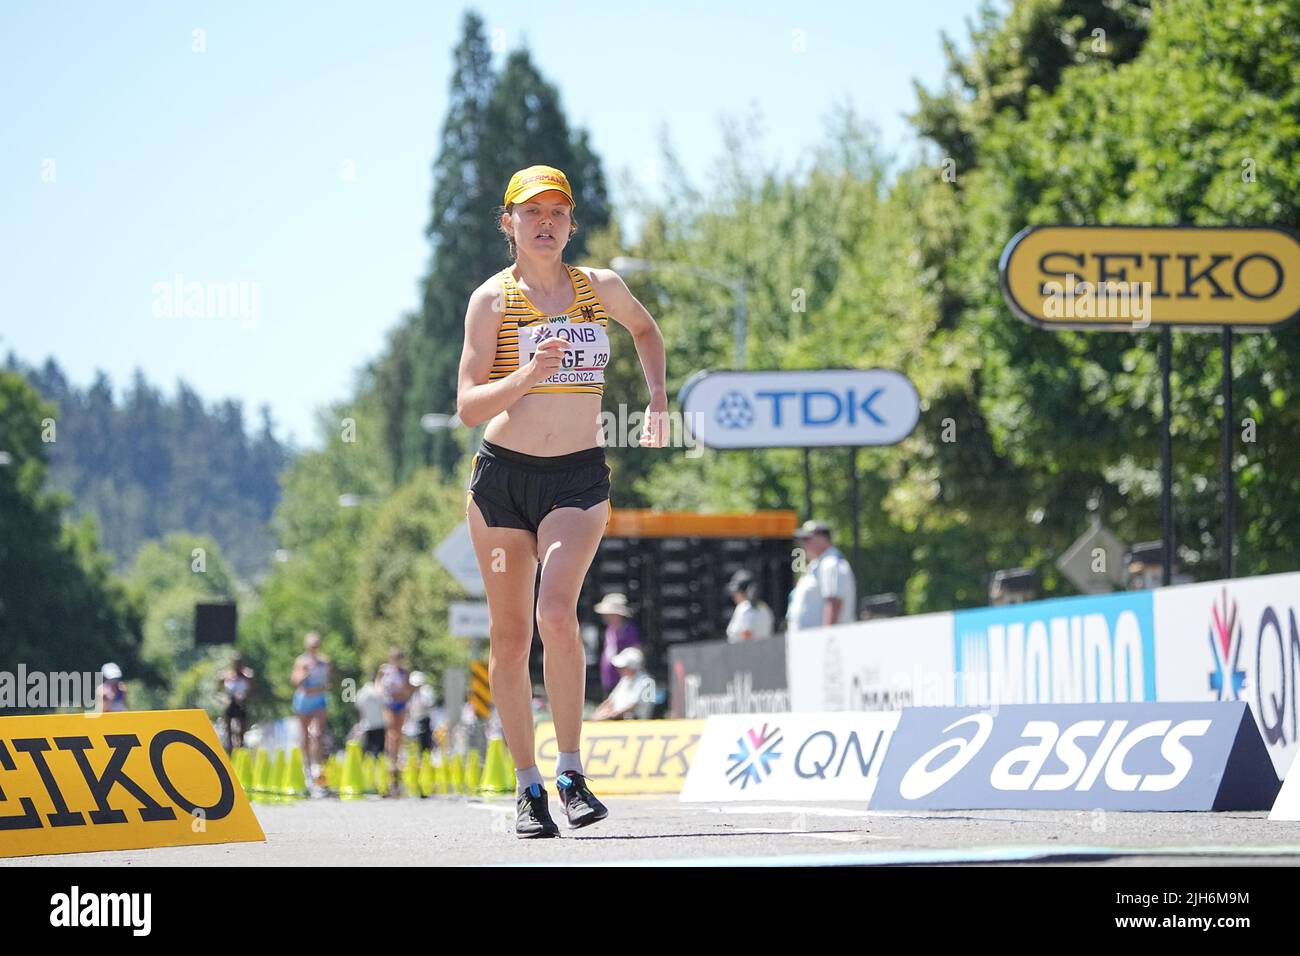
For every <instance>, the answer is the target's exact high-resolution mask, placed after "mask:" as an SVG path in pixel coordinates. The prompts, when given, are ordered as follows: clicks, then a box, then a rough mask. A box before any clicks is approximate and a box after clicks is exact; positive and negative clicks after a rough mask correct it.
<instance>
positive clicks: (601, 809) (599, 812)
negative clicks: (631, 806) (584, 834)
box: [555, 771, 609, 830]
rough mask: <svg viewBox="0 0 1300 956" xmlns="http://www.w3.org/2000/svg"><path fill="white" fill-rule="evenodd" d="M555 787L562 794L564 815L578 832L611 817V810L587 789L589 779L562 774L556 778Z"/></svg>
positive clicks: (576, 774) (561, 800)
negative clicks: (580, 828) (578, 829)
mask: <svg viewBox="0 0 1300 956" xmlns="http://www.w3.org/2000/svg"><path fill="white" fill-rule="evenodd" d="M555 785H556V789H557V790H558V791H559V794H560V802H561V803H562V804H564V814H565V816H567V817H568V818H569V827H570V828H572V829H575V830H576V829H577V828H578V827H585V826H590V825H591V824H593V823H599V822H600V821H601V820H603V819H605V818H606V817H607V816H609V808H608V807H607V806H605V805H604V804H603V803H601V802H600V801H599V800H597V799H596V796H595V794H593V793H592V792H591V791H590V790H589V789H587V778H586V777H584V776H583V775H582V774H580V773H573V772H571V771H568V772H565V773H562V774H560V775H559V776H558V777H556V778H555Z"/></svg>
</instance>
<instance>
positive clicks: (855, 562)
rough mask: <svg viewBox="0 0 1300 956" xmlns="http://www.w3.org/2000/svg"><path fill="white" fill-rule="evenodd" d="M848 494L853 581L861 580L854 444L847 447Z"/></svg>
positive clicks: (856, 453) (856, 463)
mask: <svg viewBox="0 0 1300 956" xmlns="http://www.w3.org/2000/svg"><path fill="white" fill-rule="evenodd" d="M849 496H850V498H851V499H852V500H851V501H850V502H849V513H850V514H851V515H852V516H853V552H852V554H853V557H852V558H851V559H850V562H851V565H852V567H853V578H854V580H855V581H859V582H860V581H861V580H862V576H861V572H860V571H859V566H860V565H859V557H860V555H859V552H860V550H861V548H860V547H859V534H858V448H857V446H856V445H854V446H853V447H852V448H850V449H849Z"/></svg>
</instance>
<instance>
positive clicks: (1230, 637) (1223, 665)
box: [1209, 588, 1246, 700]
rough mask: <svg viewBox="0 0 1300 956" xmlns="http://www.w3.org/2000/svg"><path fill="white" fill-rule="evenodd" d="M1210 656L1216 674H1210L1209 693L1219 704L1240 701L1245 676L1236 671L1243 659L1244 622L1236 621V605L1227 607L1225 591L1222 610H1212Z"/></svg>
mask: <svg viewBox="0 0 1300 956" xmlns="http://www.w3.org/2000/svg"><path fill="white" fill-rule="evenodd" d="M1209 640H1210V653H1211V654H1212V655H1213V660H1214V670H1212V671H1210V690H1212V691H1214V692H1215V693H1216V694H1217V695H1218V698H1217V699H1218V700H1240V699H1241V689H1242V687H1243V686H1244V685H1245V683H1246V672H1245V671H1243V670H1240V669H1239V668H1238V667H1237V660H1238V659H1239V658H1240V657H1241V622H1240V621H1238V620H1237V602H1236V601H1233V602H1232V606H1231V608H1229V606H1228V589H1227V588H1224V589H1223V606H1222V607H1219V606H1215V607H1213V608H1211V609H1210V632H1209Z"/></svg>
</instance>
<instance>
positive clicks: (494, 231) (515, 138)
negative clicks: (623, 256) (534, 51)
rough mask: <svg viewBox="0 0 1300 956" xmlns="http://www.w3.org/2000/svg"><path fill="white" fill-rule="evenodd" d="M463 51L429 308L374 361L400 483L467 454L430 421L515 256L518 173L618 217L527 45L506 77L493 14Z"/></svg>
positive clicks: (575, 253) (582, 137)
mask: <svg viewBox="0 0 1300 956" xmlns="http://www.w3.org/2000/svg"><path fill="white" fill-rule="evenodd" d="M453 56H454V66H453V72H452V81H451V91H450V104H449V107H448V111H447V116H446V119H445V120H444V123H443V129H442V142H441V145H440V148H439V153H438V157H437V159H436V161H435V162H434V168H433V174H434V175H433V178H434V186H433V199H432V214H431V216H430V220H429V226H428V229H427V231H426V234H427V236H428V238H429V244H430V259H429V265H428V269H427V271H426V273H425V276H424V278H423V280H422V282H421V289H422V302H421V305H420V310H419V312H418V313H411V314H409V315H407V316H405V317H404V318H403V320H402V323H401V325H400V326H399V327H398V329H397V330H395V331H394V332H393V333H392V335H391V336H390V339H389V346H388V349H387V351H386V352H385V353H384V355H382V356H381V357H380V358H379V359H378V360H377V361H376V362H375V366H374V368H375V384H376V387H377V388H378V389H379V398H380V402H381V406H382V408H383V411H384V426H383V428H384V436H385V440H386V442H387V443H388V449H389V456H390V458H391V459H392V462H393V467H394V479H395V480H396V481H401V480H405V479H406V478H408V477H410V476H411V475H412V474H413V473H414V472H415V470H416V469H418V468H422V467H425V466H427V465H431V464H432V465H435V466H437V467H438V468H440V469H442V470H443V471H444V472H449V471H450V470H451V469H453V468H454V467H455V465H456V463H457V462H458V461H459V459H460V454H461V448H460V445H459V444H458V443H457V441H456V440H455V439H454V438H453V437H452V436H451V435H450V434H448V433H447V432H446V431H445V430H444V431H439V432H436V433H433V434H430V433H428V432H426V431H425V430H424V429H423V428H422V427H421V424H420V419H421V417H422V416H423V415H425V414H427V413H429V412H438V413H444V414H449V413H451V412H452V411H454V409H455V405H456V371H457V367H458V365H459V362H460V351H461V342H462V339H463V336H464V330H465V307H466V304H467V303H468V301H469V296H470V293H471V292H472V291H473V290H474V289H475V288H476V287H477V286H478V285H479V283H481V282H482V281H483V280H484V279H486V278H488V277H489V276H490V275H491V274H492V273H493V272H495V271H497V270H499V269H501V268H502V267H503V266H505V265H507V264H508V262H509V258H508V255H507V249H506V243H505V240H504V238H503V237H502V236H501V234H500V232H499V231H498V228H497V220H496V210H497V209H498V208H499V207H500V205H501V199H502V195H503V193H504V191H505V185H506V183H507V182H508V181H509V178H510V175H511V174H512V173H514V172H515V171H516V170H518V169H521V168H523V167H525V166H531V165H534V164H537V163H545V164H547V165H551V166H557V167H559V168H561V169H563V170H565V172H566V173H567V174H568V175H569V177H570V181H571V182H572V184H573V188H574V190H575V192H576V194H577V198H578V212H577V217H576V218H577V220H578V222H579V223H581V224H582V227H583V229H584V230H596V229H600V228H602V227H603V226H605V225H606V224H607V223H608V221H609V208H608V201H607V198H606V188H605V179H604V174H603V173H602V171H601V166H600V162H599V160H598V159H597V158H596V156H595V154H594V152H593V151H592V149H591V147H590V144H589V141H588V138H587V136H586V134H585V133H584V132H582V131H576V130H571V129H570V127H569V125H568V122H567V121H566V119H565V117H564V112H563V108H562V106H561V103H560V97H559V93H558V92H557V90H556V89H555V87H554V86H553V85H552V84H550V83H548V82H547V81H546V80H545V79H544V78H543V77H542V76H541V74H540V73H539V72H538V70H537V69H536V67H535V66H534V65H533V63H532V59H531V58H530V57H529V55H528V53H527V51H526V50H518V51H515V52H513V53H511V54H510V55H509V57H508V58H507V60H506V63H505V67H504V69H503V71H502V72H501V74H500V75H499V76H498V75H497V74H496V73H495V72H494V70H493V69H492V56H491V51H490V50H489V48H488V44H487V39H486V37H485V35H484V31H483V21H482V20H481V18H479V17H478V15H477V14H474V13H472V12H471V13H467V14H466V15H465V19H464V23H463V27H462V35H461V40H460V43H459V44H458V45H457V47H456V50H455V52H454V55H453ZM584 251H585V235H584V232H581V231H580V232H579V233H578V235H577V236H575V237H574V239H573V241H571V242H570V244H569V247H568V249H567V251H566V255H567V256H568V258H569V259H571V260H577V259H579V258H581V257H582V255H583V254H584Z"/></svg>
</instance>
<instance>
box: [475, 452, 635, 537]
mask: <svg viewBox="0 0 1300 956" xmlns="http://www.w3.org/2000/svg"><path fill="white" fill-rule="evenodd" d="M471 497H472V498H473V499H474V503H475V504H476V505H478V510H479V512H480V513H481V514H482V515H483V520H484V521H486V522H487V525H488V527H489V528H519V529H521V530H523V531H531V532H532V533H533V534H536V533H537V526H538V525H539V524H541V522H542V519H543V518H545V517H546V516H547V515H548V514H550V513H551V512H552V511H554V510H555V509H556V508H581V509H582V510H583V511H586V510H587V509H588V508H594V507H596V506H597V505H600V504H604V505H605V506H606V509H607V510H608V508H609V504H608V502H609V466H608V465H606V464H605V449H604V448H588V449H586V450H585V451H575V452H574V453H573V454H571V455H555V456H544V457H538V456H536V455H525V454H522V453H520V452H517V451H511V450H510V449H509V448H502V447H501V446H500V445H494V444H492V443H491V442H489V441H484V442H483V446H482V447H481V448H480V449H479V451H478V454H477V455H475V456H474V464H473V469H472V471H471V474H470V479H469V493H468V494H467V496H466V498H465V510H466V512H468V511H469V499H470V498H471Z"/></svg>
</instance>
